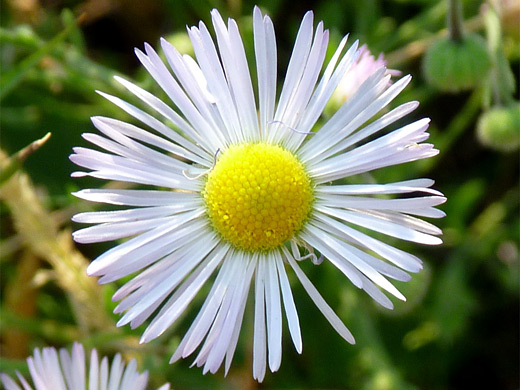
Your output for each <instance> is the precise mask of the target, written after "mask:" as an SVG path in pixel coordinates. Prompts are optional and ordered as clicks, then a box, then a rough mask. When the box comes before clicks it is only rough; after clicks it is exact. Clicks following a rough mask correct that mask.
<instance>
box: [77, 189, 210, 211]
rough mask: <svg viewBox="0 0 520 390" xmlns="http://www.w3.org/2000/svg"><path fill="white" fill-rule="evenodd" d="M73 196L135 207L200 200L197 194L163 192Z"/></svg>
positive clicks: (90, 192)
mask: <svg viewBox="0 0 520 390" xmlns="http://www.w3.org/2000/svg"><path fill="white" fill-rule="evenodd" d="M72 195H74V196H76V197H78V198H80V199H84V200H88V201H90V202H100V203H107V204H113V205H120V206H135V207H142V206H144V207H146V206H170V205H176V204H180V205H182V204H184V203H192V202H194V201H196V200H197V199H200V195H198V194H196V193H190V192H174V191H161V190H120V189H86V190H81V191H78V192H73V193H72Z"/></svg>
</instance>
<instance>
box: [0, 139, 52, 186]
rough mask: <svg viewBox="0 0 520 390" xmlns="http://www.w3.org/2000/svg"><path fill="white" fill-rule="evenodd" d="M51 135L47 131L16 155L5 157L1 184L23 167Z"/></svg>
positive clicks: (0, 165) (0, 178)
mask: <svg viewBox="0 0 520 390" xmlns="http://www.w3.org/2000/svg"><path fill="white" fill-rule="evenodd" d="M50 137H51V133H47V134H45V136H43V137H42V138H40V139H38V140H36V141H34V142H32V143H31V144H29V145H27V146H26V147H25V148H23V149H22V150H20V151H18V152H17V153H15V154H14V155H12V156H10V157H9V158H6V159H4V160H3V161H2V162H1V163H0V186H1V185H2V184H4V183H5V182H6V181H7V180H9V179H10V178H11V176H13V175H14V174H15V173H16V172H17V171H18V170H19V169H20V168H21V167H22V165H23V163H24V161H25V160H26V159H27V157H29V156H30V155H31V154H33V153H34V152H36V151H37V150H38V149H40V148H41V147H42V146H43V144H45V143H46V142H47V141H48V140H49V138H50Z"/></svg>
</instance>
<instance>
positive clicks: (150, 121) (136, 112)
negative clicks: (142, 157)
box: [97, 91, 218, 162]
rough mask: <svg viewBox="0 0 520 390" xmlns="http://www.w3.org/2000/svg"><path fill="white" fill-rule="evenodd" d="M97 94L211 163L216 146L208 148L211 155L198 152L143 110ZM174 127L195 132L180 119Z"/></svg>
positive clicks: (114, 97)
mask: <svg viewBox="0 0 520 390" xmlns="http://www.w3.org/2000/svg"><path fill="white" fill-rule="evenodd" d="M97 93H98V94H100V95H101V96H103V97H104V98H105V99H107V100H109V101H110V102H112V103H114V104H115V105H116V106H118V107H119V108H121V109H122V110H123V111H125V112H127V113H128V114H130V115H132V116H133V117H134V118H136V119H138V120H139V121H141V122H142V123H144V124H145V125H147V126H149V127H151V128H152V129H153V130H155V131H157V132H158V133H160V134H162V135H164V136H165V137H167V138H169V139H171V140H172V141H175V142H176V143H177V144H179V145H181V146H183V147H184V148H186V149H187V150H189V151H191V152H193V153H195V154H198V155H202V157H206V160H207V161H208V162H211V161H212V154H213V150H215V149H217V147H218V146H217V147H213V145H212V147H211V148H208V150H209V151H211V153H209V152H208V151H207V150H206V151H203V152H200V148H198V147H195V145H193V143H192V142H191V141H189V140H188V139H186V138H185V137H183V136H181V135H180V134H178V133H177V132H175V131H174V130H173V129H171V128H170V127H168V126H166V125H165V124H164V123H162V122H161V121H159V120H158V119H156V118H154V117H153V116H151V115H150V114H148V113H146V112H144V111H143V110H141V109H139V108H137V107H136V106H134V105H132V104H130V103H127V102H125V101H124V100H122V99H120V98H118V97H116V96H112V95H109V94H107V93H104V92H100V91H97ZM174 125H175V126H176V127H178V128H179V129H181V130H182V131H183V132H185V133H186V134H194V133H195V130H194V129H193V128H192V127H191V125H190V124H189V123H187V122H186V121H185V120H184V119H182V118H180V117H179V118H178V120H177V121H176V122H174ZM194 138H195V139H197V138H198V137H196V136H195V137H194ZM199 153H200V154H199Z"/></svg>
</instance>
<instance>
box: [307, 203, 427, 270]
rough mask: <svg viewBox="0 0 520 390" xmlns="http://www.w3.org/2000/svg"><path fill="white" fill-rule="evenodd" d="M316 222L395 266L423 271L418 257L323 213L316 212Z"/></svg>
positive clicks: (314, 216)
mask: <svg viewBox="0 0 520 390" xmlns="http://www.w3.org/2000/svg"><path fill="white" fill-rule="evenodd" d="M313 218H314V219H315V220H319V221H322V222H324V223H325V224H326V225H327V226H328V228H329V229H334V231H335V232H336V234H338V235H339V236H341V237H343V238H344V239H347V240H349V241H350V242H353V243H354V244H356V245H359V246H362V247H364V248H366V249H368V250H371V251H374V252H375V253H377V254H378V255H379V256H381V257H383V258H385V259H387V260H388V261H390V262H392V263H394V264H395V265H397V266H399V267H401V268H402V269H404V270H406V271H409V272H419V271H420V270H421V269H422V262H421V260H420V259H419V258H417V257H416V256H413V255H411V254H409V253H406V252H403V251H402V250H400V249H397V248H394V247H392V246H390V245H388V244H385V243H384V242H381V241H379V240H376V239H375V238H373V237H370V236H369V235H367V234H365V233H361V232H359V231H358V230H356V229H353V228H351V227H349V226H347V225H346V224H344V223H341V222H339V221H336V220H335V219H332V218H330V217H328V216H327V215H325V214H322V213H321V212H315V213H314V215H313Z"/></svg>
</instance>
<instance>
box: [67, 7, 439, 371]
mask: <svg viewBox="0 0 520 390" xmlns="http://www.w3.org/2000/svg"><path fill="white" fill-rule="evenodd" d="M212 20H213V26H214V29H215V33H216V41H217V44H216V45H215V43H214V40H213V39H212V37H211V35H210V32H209V31H208V29H207V27H206V26H205V25H204V23H202V22H201V23H200V24H199V26H198V27H191V28H189V29H188V34H189V36H190V39H191V42H192V44H193V47H194V52H195V57H196V59H193V58H191V57H187V56H182V55H180V54H179V52H178V51H177V50H176V49H175V48H174V47H173V46H171V45H170V44H169V43H168V42H167V41H165V40H162V41H161V46H162V49H163V51H164V54H165V56H166V59H167V65H168V66H169V68H168V66H167V65H166V64H164V63H163V61H162V60H161V59H160V57H159V55H158V54H157V53H156V52H155V51H154V50H153V49H152V48H151V47H150V46H149V45H148V44H145V51H144V52H142V51H140V50H136V54H137V56H138V58H139V59H140V61H141V62H142V64H143V65H144V66H145V68H146V69H147V70H148V72H149V73H150V74H151V76H152V77H153V78H154V79H155V80H156V81H157V83H158V84H159V86H160V87H161V88H162V89H163V90H164V91H165V93H166V94H167V95H168V97H169V98H170V99H171V101H172V103H173V105H172V106H170V105H168V104H166V103H164V102H163V101H161V100H159V99H158V98H157V97H155V96H153V95H152V94H150V93H148V92H146V91H145V90H143V89H141V88H139V87H138V86H136V85H134V84H132V83H130V82H128V81H126V80H124V79H122V78H117V80H118V81H119V82H120V83H121V84H122V85H123V86H125V87H126V88H127V89H128V90H129V91H130V92H132V93H133V94H134V95H135V96H137V97H138V98H139V99H141V100H142V102H143V103H144V105H145V106H146V108H147V110H151V111H154V112H155V116H152V115H151V114H149V113H148V112H146V111H144V110H143V109H141V108H138V107H136V106H134V105H132V104H130V103H127V102H125V101H123V100H121V99H119V98H117V97H114V96H110V95H107V94H105V93H101V94H102V95H103V96H104V97H106V98H107V99H108V100H110V101H111V102H113V103H114V104H116V105H117V106H119V107H121V108H122V109H123V110H125V111H126V112H127V113H129V114H131V115H132V116H133V117H134V118H135V119H136V120H137V121H139V122H141V123H142V126H144V127H145V128H146V129H145V128H141V127H138V126H136V125H132V124H128V123H124V122H121V121H118V120H114V119H110V118H102V117H95V118H93V123H94V125H95V126H96V127H97V128H98V130H99V131H100V132H101V133H103V135H98V134H85V135H84V138H85V139H87V140H88V141H90V142H92V143H93V144H95V145H96V146H98V147H99V148H102V149H104V150H105V152H100V151H94V150H91V149H86V148H75V149H74V152H75V153H74V154H73V155H72V156H71V160H72V161H73V162H74V163H76V164H77V165H79V166H81V167H84V168H86V169H88V170H90V171H89V172H76V173H74V174H73V175H74V176H77V177H81V176H92V177H96V178H101V179H106V180H119V181H124V182H131V183H137V184H139V185H144V186H157V187H160V188H161V189H146V188H145V189H142V188H139V189H89V190H82V191H79V192H78V193H76V196H78V197H80V198H82V199H85V200H89V201H92V202H102V203H108V204H112V205H118V206H127V208H126V209H123V210H119V211H107V212H88V213H82V214H79V215H76V216H75V217H74V221H76V222H80V223H90V224H95V226H92V227H89V228H85V229H82V230H79V231H77V232H75V233H74V239H75V240H76V241H77V242H79V243H91V242H101V241H110V240H118V239H121V238H125V237H131V238H130V239H128V240H127V241H125V242H124V243H121V244H119V245H117V246H116V247H115V248H113V249H111V250H109V251H108V252H106V253H104V254H103V255H101V256H100V257H98V258H97V259H95V260H94V261H93V262H92V263H91V264H90V266H89V268H88V273H89V274H90V275H92V276H100V279H99V281H100V283H109V282H112V281H115V280H118V279H121V278H124V277H127V276H129V275H134V276H133V279H132V280H130V281H128V282H126V284H125V285H123V286H122V287H121V288H120V289H119V290H118V291H117V292H116V293H115V294H114V297H113V299H114V300H116V301H121V302H120V303H119V305H118V306H117V308H116V310H115V311H116V312H117V313H124V315H123V316H122V318H121V320H120V321H119V322H118V325H119V326H121V325H125V324H130V325H131V327H132V328H135V327H137V326H139V325H141V324H143V323H144V322H145V321H146V320H147V319H149V318H150V319H151V323H150V324H149V325H148V326H147V328H146V330H145V331H144V334H143V335H142V339H141V341H142V342H148V341H150V340H152V339H155V338H156V337H158V336H160V335H161V334H162V333H164V332H165V331H166V330H167V329H168V328H169V327H170V326H171V325H172V324H173V323H174V322H175V321H177V320H178V319H179V317H180V316H181V315H182V314H183V313H184V311H185V310H186V309H187V307H188V306H189V305H190V303H191V302H192V300H193V298H194V297H195V296H196V295H197V293H198V292H199V291H200V289H201V288H202V287H203V286H204V285H205V284H206V283H207V282H208V281H209V280H210V279H211V278H212V275H213V274H216V277H215V278H214V281H213V285H212V288H211V290H210V292H209V293H208V295H207V298H206V301H205V302H204V304H203V306H202V308H201V309H200V311H199V313H198V316H197V317H196V318H195V320H194V321H193V323H192V324H191V327H190V328H189V330H188V331H187V333H186V335H185V336H184V338H183V339H182V341H181V343H180V345H179V346H178V348H177V350H176V352H175V353H174V355H173V356H172V359H171V362H174V361H176V360H178V359H180V358H185V357H187V356H189V355H191V354H192V353H193V352H194V351H195V350H196V349H198V348H199V347H200V350H199V352H198V355H197V357H196V358H195V364H196V365H197V366H204V373H206V372H208V371H210V372H212V373H214V372H216V371H217V370H218V369H219V367H220V366H221V365H222V363H223V362H224V360H225V371H226V372H227V371H228V369H229V367H230V364H231V361H232V358H233V354H234V352H235V348H236V345H237V340H238V337H239V332H240V328H241V324H242V319H243V314H244V309H245V305H246V301H247V296H248V294H249V290H250V287H251V284H253V286H254V301H255V310H254V312H255V314H254V341H253V376H254V378H256V379H257V380H259V381H262V380H263V378H264V375H265V372H266V367H267V365H269V368H270V369H271V371H273V372H274V371H276V370H278V368H279V367H280V363H281V357H282V317H283V316H282V311H284V312H285V317H286V319H287V325H288V328H289V333H290V335H291V338H292V340H293V343H294V346H295V348H296V350H297V351H298V352H299V353H300V352H301V351H302V340H301V335H300V323H299V320H298V315H297V310H296V306H295V303H294V300H293V296H292V293H291V287H290V285H289V279H288V275H287V270H292V271H293V272H294V273H295V274H296V276H297V278H298V279H299V281H300V282H301V283H302V285H303V287H304V288H305V290H306V291H307V293H308V294H309V296H310V297H311V298H312V300H313V301H314V303H315V304H316V306H317V307H318V309H319V310H320V311H321V312H322V313H323V314H324V315H325V317H326V318H327V320H328V321H329V322H330V323H331V325H332V326H333V328H334V329H335V330H336V331H337V332H338V333H339V334H340V335H341V336H342V337H343V338H344V339H345V340H347V341H348V342H350V343H354V338H353V336H352V335H351V333H350V332H349V330H348V329H347V328H346V327H345V325H344V324H343V323H342V321H341V320H340V319H339V317H338V316H337V315H336V314H335V313H334V311H333V310H332V309H331V308H330V307H329V306H328V305H327V303H326V302H325V301H324V300H323V298H322V297H321V295H320V294H319V293H318V291H317V290H316V288H315V287H314V286H313V284H312V283H311V282H310V280H309V279H308V278H307V277H306V275H305V274H304V272H303V271H302V270H301V269H300V267H299V265H298V264H297V261H298V260H303V259H306V258H310V259H311V260H312V261H313V262H315V263H316V264H317V263H319V262H320V260H319V259H318V258H317V255H315V254H314V250H317V251H318V252H319V253H320V254H321V256H323V257H325V258H326V259H327V261H330V262H331V263H332V264H333V265H334V266H336V267H337V268H338V269H339V270H340V271H341V272H342V273H343V274H344V275H345V276H346V277H347V278H348V279H350V280H351V281H352V283H353V284H354V285H355V286H356V287H358V288H360V289H363V290H365V291H366V292H367V293H368V294H369V295H370V296H371V297H373V298H374V299H375V300H376V301H377V302H379V303H380V304H381V305H383V306H384V307H387V308H392V302H391V301H390V299H389V298H388V297H387V296H386V295H385V294H384V293H383V292H382V291H381V289H382V290H385V291H387V292H389V293H390V294H392V295H394V296H395V297H397V298H399V299H402V300H404V299H405V298H404V296H403V295H402V294H401V293H400V292H399V291H398V290H397V289H396V288H395V287H394V286H393V285H392V284H391V283H390V282H389V281H388V279H387V278H392V279H396V280H401V281H407V280H409V279H410V276H409V274H408V273H407V272H405V271H408V272H418V271H419V270H420V269H421V268H422V265H421V261H420V260H419V259H418V258H417V257H415V256H413V255H411V254H409V253H406V252H403V251H401V250H399V249H396V248H394V247H392V246H390V245H388V244H385V243H383V242H382V241H380V240H379V239H376V238H373V237H371V236H370V235H368V234H367V233H365V232H362V231H360V230H357V229H356V227H362V228H363V230H365V229H369V230H373V231H375V232H379V233H383V234H386V235H388V236H391V237H397V238H400V239H404V240H409V241H414V242H418V243H423V244H431V245H435V244H440V243H441V240H440V239H439V238H438V237H436V236H437V235H439V234H441V231H440V230H439V229H438V228H436V227H435V226H433V225H431V224H430V223H427V222H424V221H422V220H421V219H419V218H417V217H416V216H421V217H431V218H439V217H442V216H443V215H444V214H443V213H442V212H441V211H439V210H437V209H435V208H434V206H437V205H439V204H441V203H443V202H444V201H445V198H444V197H443V196H442V194H441V193H439V192H438V191H436V190H433V189H431V188H430V187H431V186H432V184H433V181H432V180H429V179H417V180H408V181H403V182H398V183H387V184H346V183H345V182H344V181H340V180H343V179H345V178H348V177H351V176H354V175H357V174H359V173H364V172H370V171H372V170H375V169H378V168H382V167H387V166H391V165H396V164H401V163H405V162H409V161H414V160H418V159H422V158H427V157H431V156H434V155H436V154H437V151H436V150H435V149H434V148H433V146H432V145H430V144H425V143H422V142H423V141H425V140H426V139H427V138H428V133H427V132H426V130H427V128H428V123H429V120H428V119H421V120H418V121H416V122H413V123H411V124H408V125H406V126H404V127H402V128H399V129H397V130H394V131H391V132H386V134H384V135H381V133H383V131H384V129H385V128H386V127H387V126H389V125H391V124H392V123H394V122H395V121H397V120H398V119H401V118H402V117H403V116H405V115H407V114H408V113H410V112H411V111H413V110H414V109H415V108H416V107H417V105H418V103H417V102H410V103H405V104H402V105H400V106H398V107H396V108H394V109H392V110H390V111H389V112H386V113H385V114H384V115H382V116H380V117H377V118H375V119H374V116H376V115H377V114H378V113H379V112H380V111H381V110H383V109H384V108H385V107H386V106H387V105H388V104H389V103H390V102H391V101H392V100H393V99H394V98H395V97H396V96H397V95H398V94H399V93H400V92H401V91H402V90H403V89H404V88H405V87H406V85H407V84H408V83H409V81H410V77H409V76H406V77H404V78H402V79H401V80H399V81H397V82H395V83H394V84H392V85H391V86H388V81H389V78H390V76H389V75H386V69H384V68H380V69H378V70H377V71H375V72H372V74H371V76H370V77H368V79H367V80H366V81H365V82H364V83H363V85H361V87H359V89H358V90H357V92H356V93H355V94H354V96H352V97H351V98H350V99H349V100H348V101H347V102H346V104H344V105H343V106H342V107H341V108H340V109H339V110H338V111H337V112H336V113H335V114H334V115H333V116H332V117H331V118H330V119H329V120H328V121H327V122H326V123H324V124H323V125H322V126H321V127H320V128H316V127H317V126H316V123H317V121H318V119H319V118H320V116H321V114H322V111H323V109H324V107H325V105H326V104H327V102H328V101H329V99H330V97H331V95H332V93H333V92H334V90H335V89H336V88H337V86H338V84H339V82H340V81H341V80H342V78H343V77H344V75H345V74H348V72H349V71H350V69H351V67H352V66H353V64H354V63H355V62H356V60H357V58H358V55H359V53H358V49H357V42H356V43H354V44H353V45H352V46H351V47H350V48H349V49H348V50H345V45H346V37H345V39H343V40H342V41H341V43H340V45H339V47H338V48H337V50H336V52H335V54H334V55H333V57H332V59H331V61H330V62H329V63H328V64H327V65H326V67H325V68H324V69H323V64H324V59H325V53H326V49H327V44H328V37H329V33H328V31H327V30H324V29H323V24H322V23H321V22H320V23H319V24H318V26H317V28H316V29H315V30H314V29H313V14H312V12H308V13H307V14H306V15H305V17H304V18H303V21H302V23H301V27H300V29H299V32H298V35H297V37H296V43H295V46H294V50H293V53H292V56H291V60H290V62H289V65H288V69H287V73H286V77H285V80H284V83H283V88H282V90H281V93H280V96H279V97H278V98H277V96H276V85H277V80H276V78H277V52H276V41H275V34H274V28H273V24H272V22H271V19H270V18H269V17H268V16H264V15H262V14H261V12H260V10H259V9H258V8H255V10H254V13H253V21H254V22H253V28H254V48H255V59H256V74H257V77H256V80H255V82H256V83H257V85H256V88H253V83H252V80H251V76H250V72H249V66H248V63H247V60H246V55H245V51H244V47H243V44H242V40H241V37H240V34H239V30H238V27H237V24H236V22H235V21H234V20H233V19H229V20H228V24H227V25H226V24H225V23H224V21H223V20H222V18H221V16H220V14H219V13H218V12H217V11H216V10H215V11H213V12H212ZM313 30H314V31H313ZM254 89H257V94H255V93H254ZM375 136H379V137H375ZM410 145H413V147H410ZM417 193H424V194H426V195H428V196H415V197H408V198H406V199H389V198H388V197H387V196H386V195H388V194H412V195H413V194H417ZM381 195H385V196H384V198H383V197H381ZM321 256H320V259H321ZM253 275H254V278H253ZM253 280H254V281H253ZM282 306H283V308H282Z"/></svg>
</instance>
